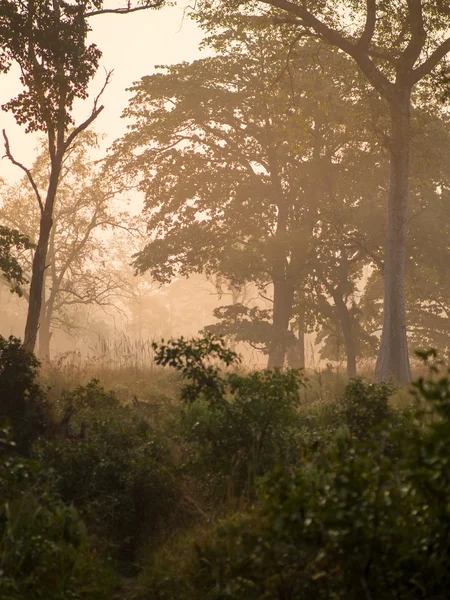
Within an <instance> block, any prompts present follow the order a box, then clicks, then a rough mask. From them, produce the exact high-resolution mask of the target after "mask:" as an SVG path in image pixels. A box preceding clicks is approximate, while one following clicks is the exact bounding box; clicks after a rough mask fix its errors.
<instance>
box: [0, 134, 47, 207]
mask: <svg viewBox="0 0 450 600" xmlns="http://www.w3.org/2000/svg"><path fill="white" fill-rule="evenodd" d="M3 139H4V140H5V151H6V155H5V156H7V157H8V158H9V160H10V161H11V162H12V163H13V165H16V167H19V168H20V169H22V171H23V172H24V173H26V176H27V177H28V181H29V182H30V183H31V187H32V188H33V190H34V193H35V194H36V198H37V201H38V204H39V208H40V210H41V214H42V213H43V212H44V204H43V202H42V198H41V194H40V193H39V190H38V187H37V185H36V183H35V181H34V179H33V175H32V174H31V171H30V169H27V167H25V166H24V165H23V164H22V163H20V162H18V161H17V160H16V159H15V158H14V157H13V155H12V154H11V148H10V145H9V140H8V136H7V135H6V131H5V130H4V129H3Z"/></svg>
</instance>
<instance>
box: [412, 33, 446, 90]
mask: <svg viewBox="0 0 450 600" xmlns="http://www.w3.org/2000/svg"><path fill="white" fill-rule="evenodd" d="M449 52H450V37H448V38H447V39H446V40H445V42H442V44H441V45H440V46H439V47H438V48H436V50H435V51H434V52H433V53H432V54H431V56H429V57H428V58H427V60H426V61H425V62H423V63H422V64H421V65H419V66H418V67H417V69H413V71H412V84H413V85H414V84H415V83H417V82H418V81H420V80H421V79H423V78H424V77H425V76H426V75H428V74H429V73H431V71H432V70H433V69H434V68H435V67H436V66H437V65H438V64H439V62H440V61H441V60H442V59H443V58H444V57H445V56H446V55H447V54H448V53H449Z"/></svg>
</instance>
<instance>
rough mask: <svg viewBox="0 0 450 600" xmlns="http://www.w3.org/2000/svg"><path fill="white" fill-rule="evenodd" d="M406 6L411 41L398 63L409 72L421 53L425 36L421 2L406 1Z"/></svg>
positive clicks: (420, 0)
mask: <svg viewBox="0 0 450 600" xmlns="http://www.w3.org/2000/svg"><path fill="white" fill-rule="evenodd" d="M407 4H408V13H409V14H408V21H409V29H410V31H411V39H410V40H409V43H408V45H407V47H406V49H405V50H404V52H402V55H401V58H400V63H401V65H402V67H403V68H404V69H406V70H408V71H409V70H410V69H412V68H413V66H414V64H415V62H416V60H417V59H418V58H419V56H420V53H421V52H422V49H423V47H424V44H425V41H426V39H427V34H426V31H425V27H424V23H423V12H422V0H407Z"/></svg>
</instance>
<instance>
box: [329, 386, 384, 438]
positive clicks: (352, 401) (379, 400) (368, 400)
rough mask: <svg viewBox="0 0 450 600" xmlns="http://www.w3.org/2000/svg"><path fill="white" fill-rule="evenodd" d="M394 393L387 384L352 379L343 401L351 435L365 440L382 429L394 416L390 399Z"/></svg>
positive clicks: (342, 404)
mask: <svg viewBox="0 0 450 600" xmlns="http://www.w3.org/2000/svg"><path fill="white" fill-rule="evenodd" d="M393 392H394V387H393V386H392V385H390V384H387V383H379V384H375V383H367V382H365V381H363V380H362V379H352V380H351V381H350V382H349V383H348V384H347V387H346V388H345V392H344V396H343V398H342V400H341V406H342V409H343V412H344V416H345V421H346V423H347V426H348V428H349V430H350V433H351V434H352V435H354V436H355V437H357V438H358V439H361V440H363V439H365V438H366V437H367V436H368V435H370V434H373V433H374V432H375V430H376V429H378V430H379V429H380V428H382V427H383V426H384V425H385V424H386V423H387V422H388V419H389V417H391V416H392V414H391V411H390V409H389V397H390V396H391V395H392V394H393Z"/></svg>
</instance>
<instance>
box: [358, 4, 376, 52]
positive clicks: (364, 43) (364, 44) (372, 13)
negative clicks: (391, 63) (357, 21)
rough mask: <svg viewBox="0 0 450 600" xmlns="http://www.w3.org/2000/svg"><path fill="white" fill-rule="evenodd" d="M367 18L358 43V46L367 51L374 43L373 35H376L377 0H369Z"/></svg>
mask: <svg viewBox="0 0 450 600" xmlns="http://www.w3.org/2000/svg"><path fill="white" fill-rule="evenodd" d="M366 4H367V16H366V24H365V26H364V31H363V32H362V35H361V37H360V38H359V41H358V46H360V48H362V49H364V50H365V51H367V50H368V49H369V44H370V42H371V41H372V38H373V34H374V33H375V25H376V22H377V20H376V15H377V3H376V0H367V2H366Z"/></svg>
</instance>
